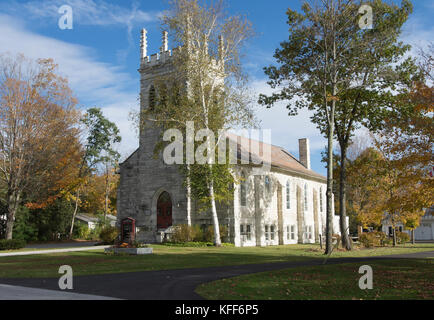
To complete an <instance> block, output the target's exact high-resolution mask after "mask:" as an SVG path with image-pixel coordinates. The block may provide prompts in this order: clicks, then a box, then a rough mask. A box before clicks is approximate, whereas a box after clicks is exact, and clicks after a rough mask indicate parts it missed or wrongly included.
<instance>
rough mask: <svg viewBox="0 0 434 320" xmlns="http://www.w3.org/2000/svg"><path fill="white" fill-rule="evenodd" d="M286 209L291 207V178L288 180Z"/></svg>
mask: <svg viewBox="0 0 434 320" xmlns="http://www.w3.org/2000/svg"><path fill="white" fill-rule="evenodd" d="M286 209H291V187H290V185H289V180H288V181H286Z"/></svg>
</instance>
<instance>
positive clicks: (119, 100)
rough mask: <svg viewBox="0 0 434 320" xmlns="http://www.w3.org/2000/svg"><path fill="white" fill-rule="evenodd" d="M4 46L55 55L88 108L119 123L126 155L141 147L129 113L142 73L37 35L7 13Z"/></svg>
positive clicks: (2, 20)
mask: <svg viewBox="0 0 434 320" xmlns="http://www.w3.org/2000/svg"><path fill="white" fill-rule="evenodd" d="M0 48H2V49H3V48H6V49H7V51H8V52H11V53H24V54H25V55H26V56H27V57H29V58H33V59H37V58H53V59H54V61H55V62H56V63H57V64H58V65H59V71H60V73H61V74H62V75H64V76H66V77H67V78H68V80H69V83H70V86H71V88H72V89H73V91H74V94H75V95H76V97H78V98H79V100H80V101H81V102H82V103H83V102H86V106H85V107H92V106H98V107H101V108H102V109H103V112H104V114H105V115H106V116H107V117H108V118H109V119H110V120H111V121H113V122H115V123H116V124H117V126H118V127H119V129H120V131H121V135H122V138H123V142H122V144H121V145H120V152H121V153H123V154H124V153H126V152H128V151H131V150H133V149H134V148H135V147H137V145H138V142H137V139H136V135H135V133H134V130H133V129H132V128H131V124H130V123H129V122H128V114H129V111H130V110H131V109H133V108H135V109H137V108H138V103H137V96H138V86H139V78H138V76H137V77H132V76H131V75H129V74H128V73H127V72H125V71H123V70H122V68H121V67H119V66H115V65H112V64H108V63H102V62H100V61H98V60H97V58H96V57H95V55H94V51H93V50H91V49H90V48H88V47H84V46H80V45H76V44H70V43H67V42H64V41H60V40H56V39H53V38H50V37H46V36H42V35H39V34H36V33H34V32H31V31H29V30H28V29H27V28H26V26H25V25H24V24H23V23H22V22H20V21H18V20H16V19H14V18H12V17H10V16H6V15H0Z"/></svg>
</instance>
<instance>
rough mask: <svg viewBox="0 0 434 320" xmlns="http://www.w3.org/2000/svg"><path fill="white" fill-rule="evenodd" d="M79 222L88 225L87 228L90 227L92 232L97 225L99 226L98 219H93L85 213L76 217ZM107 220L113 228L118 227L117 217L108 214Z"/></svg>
mask: <svg viewBox="0 0 434 320" xmlns="http://www.w3.org/2000/svg"><path fill="white" fill-rule="evenodd" d="M75 218H76V219H77V220H79V221H81V222H82V223H85V224H87V226H88V227H89V229H90V230H94V229H95V227H96V225H97V224H98V218H97V217H93V216H89V215H86V214H83V213H80V214H77V216H76V217H75ZM106 218H107V220H108V221H109V222H110V225H111V226H115V225H116V219H117V218H116V217H115V216H113V215H111V214H108V215H106Z"/></svg>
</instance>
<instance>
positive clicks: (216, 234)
mask: <svg viewBox="0 0 434 320" xmlns="http://www.w3.org/2000/svg"><path fill="white" fill-rule="evenodd" d="M209 195H210V198H211V212H212V221H213V224H214V244H215V246H216V247H221V246H222V242H221V239H220V225H219V218H218V216H217V207H216V204H215V196H214V179H213V178H212V177H211V179H210V182H209Z"/></svg>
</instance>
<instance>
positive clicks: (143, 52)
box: [140, 29, 148, 60]
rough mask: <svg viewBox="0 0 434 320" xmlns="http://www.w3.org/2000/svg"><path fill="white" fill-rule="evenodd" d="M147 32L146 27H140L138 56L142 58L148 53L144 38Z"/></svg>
mask: <svg viewBox="0 0 434 320" xmlns="http://www.w3.org/2000/svg"><path fill="white" fill-rule="evenodd" d="M147 33H148V32H147V31H146V29H142V38H141V41H140V58H141V59H142V60H143V59H145V58H146V57H147V55H148V41H147V38H146V34H147Z"/></svg>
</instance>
